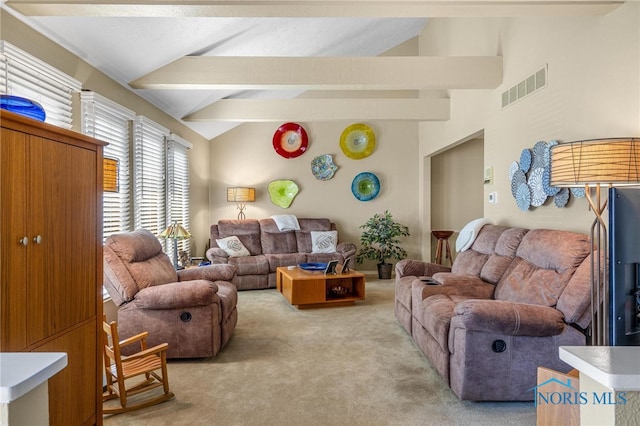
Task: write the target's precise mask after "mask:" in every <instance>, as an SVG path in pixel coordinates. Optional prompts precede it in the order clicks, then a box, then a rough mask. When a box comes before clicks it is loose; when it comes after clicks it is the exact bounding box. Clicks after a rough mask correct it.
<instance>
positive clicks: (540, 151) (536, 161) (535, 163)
mask: <svg viewBox="0 0 640 426" xmlns="http://www.w3.org/2000/svg"><path fill="white" fill-rule="evenodd" d="M546 147H547V143H546V142H545V141H539V142H536V144H535V145H534V146H533V149H532V150H531V153H532V155H533V159H532V160H531V169H537V168H540V167H544V166H545V160H544V150H545V148H546Z"/></svg>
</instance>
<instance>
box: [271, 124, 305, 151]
mask: <svg viewBox="0 0 640 426" xmlns="http://www.w3.org/2000/svg"><path fill="white" fill-rule="evenodd" d="M308 144H309V138H308V136H307V132H306V130H304V127H302V126H301V125H299V124H296V123H285V124H283V125H282V126H280V127H278V130H276V132H275V133H274V134H273V149H275V150H276V152H277V153H278V154H280V155H281V156H283V157H284V158H295V157H299V156H301V155H302V154H304V152H305V151H306V150H307V145H308Z"/></svg>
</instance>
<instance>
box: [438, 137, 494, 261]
mask: <svg viewBox="0 0 640 426" xmlns="http://www.w3.org/2000/svg"><path fill="white" fill-rule="evenodd" d="M483 216H484V136H482V135H481V136H478V137H474V138H472V139H469V140H467V141H465V142H463V143H461V144H458V145H455V146H453V147H451V148H449V149H447V150H446V151H441V152H440V153H438V154H435V155H433V156H432V157H431V229H432V230H433V229H448V230H452V231H455V232H454V234H453V235H452V236H451V237H450V238H449V245H450V246H451V252H452V255H453V259H455V254H456V253H455V241H456V238H457V237H458V232H459V231H460V229H462V227H463V226H464V225H466V224H467V223H469V222H470V221H472V220H473V219H477V218H479V217H483ZM436 245H437V239H436V238H434V237H433V236H431V259H435V251H436ZM444 260H445V256H444V255H443V263H445V264H448V263H447V262H445V261H444Z"/></svg>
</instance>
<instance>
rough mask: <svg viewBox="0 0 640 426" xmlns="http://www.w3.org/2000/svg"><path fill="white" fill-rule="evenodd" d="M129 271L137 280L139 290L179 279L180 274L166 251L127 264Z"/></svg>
mask: <svg viewBox="0 0 640 426" xmlns="http://www.w3.org/2000/svg"><path fill="white" fill-rule="evenodd" d="M126 266H127V269H128V270H129V273H131V276H132V277H133V279H134V280H135V281H136V284H137V285H138V290H142V289H143V288H147V287H151V286H156V285H162V284H168V283H173V282H176V281H178V274H177V273H176V270H175V269H174V268H173V265H172V264H171V261H169V259H168V257H167V255H166V254H164V253H159V254H158V255H156V256H154V257H152V258H150V259H147V260H145V261H144V262H134V263H128V264H126Z"/></svg>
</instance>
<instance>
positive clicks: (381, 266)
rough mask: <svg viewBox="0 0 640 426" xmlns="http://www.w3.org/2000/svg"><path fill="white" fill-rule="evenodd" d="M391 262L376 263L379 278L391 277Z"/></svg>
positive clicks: (387, 278)
mask: <svg viewBox="0 0 640 426" xmlns="http://www.w3.org/2000/svg"><path fill="white" fill-rule="evenodd" d="M392 267H393V264H391V263H378V278H380V279H381V280H389V279H391V269H392Z"/></svg>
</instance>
